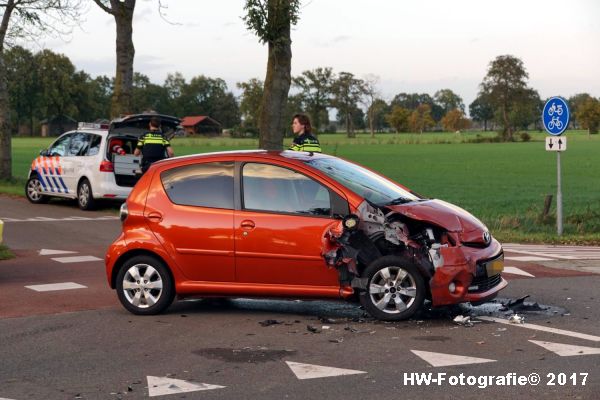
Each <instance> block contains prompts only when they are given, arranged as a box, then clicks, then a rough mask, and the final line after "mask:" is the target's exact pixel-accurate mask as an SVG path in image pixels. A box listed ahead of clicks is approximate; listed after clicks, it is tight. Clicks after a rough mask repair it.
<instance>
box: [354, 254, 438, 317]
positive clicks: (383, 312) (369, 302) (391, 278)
mask: <svg viewBox="0 0 600 400" xmlns="http://www.w3.org/2000/svg"><path fill="white" fill-rule="evenodd" d="M362 276H363V277H364V278H367V288H366V290H365V291H364V292H361V294H360V296H359V297H360V302H361V304H362V306H363V307H364V308H365V310H366V311H367V312H368V313H369V314H370V315H371V316H373V317H374V318H377V319H379V320H382V321H402V320H405V319H408V318H410V317H412V316H413V315H414V313H415V312H417V311H418V310H419V309H420V308H421V307H422V306H423V302H424V301H425V294H426V286H425V281H424V279H423V276H422V275H421V273H420V272H419V268H418V267H417V266H416V265H415V264H414V263H413V262H412V261H410V260H409V259H407V258H405V257H400V256H384V257H381V258H379V259H377V260H375V261H374V262H373V263H371V264H370V265H369V266H368V267H367V268H366V269H365V271H364V272H363V274H362Z"/></svg>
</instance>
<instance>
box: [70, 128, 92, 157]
mask: <svg viewBox="0 0 600 400" xmlns="http://www.w3.org/2000/svg"><path fill="white" fill-rule="evenodd" d="M89 144H90V142H89V137H88V134H87V133H83V132H75V133H74V134H73V135H71V142H70V144H69V152H68V154H67V155H68V156H71V157H75V156H82V155H84V154H85V153H86V152H87V150H88V146H89Z"/></svg>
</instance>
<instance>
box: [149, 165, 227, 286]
mask: <svg viewBox="0 0 600 400" xmlns="http://www.w3.org/2000/svg"><path fill="white" fill-rule="evenodd" d="M233 171H234V163H233V161H224V162H197V163H194V164H187V165H183V166H178V167H174V168H171V169H168V170H165V171H162V172H161V173H158V172H157V173H156V174H155V175H154V177H153V179H152V183H151V188H150V189H149V191H148V197H147V200H146V208H145V210H144V216H145V218H146V221H147V222H148V226H149V227H150V229H151V230H152V231H153V232H154V234H155V235H156V237H157V239H158V240H159V241H160V243H161V244H162V245H163V246H164V247H165V249H166V251H167V252H168V253H169V255H170V256H171V257H172V258H173V260H174V261H175V263H176V264H177V266H178V267H179V268H180V269H181V271H182V272H183V274H184V275H185V276H186V278H187V279H189V280H193V281H210V282H234V281H235V261H234V241H233V208H234V200H233V190H234V186H233V175H234V174H233Z"/></svg>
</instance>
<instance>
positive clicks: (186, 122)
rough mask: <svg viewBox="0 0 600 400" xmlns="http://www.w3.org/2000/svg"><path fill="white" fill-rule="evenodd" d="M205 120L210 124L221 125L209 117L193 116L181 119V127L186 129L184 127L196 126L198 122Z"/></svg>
mask: <svg viewBox="0 0 600 400" xmlns="http://www.w3.org/2000/svg"><path fill="white" fill-rule="evenodd" d="M206 119H208V120H209V121H210V122H212V123H214V124H218V125H221V123H220V122H218V121H216V120H214V119H212V118H211V117H209V116H207V115H194V116H189V117H183V119H182V120H181V126H183V127H186V126H196V125H198V124H199V123H200V122H202V121H204V120H206Z"/></svg>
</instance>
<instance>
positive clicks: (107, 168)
mask: <svg viewBox="0 0 600 400" xmlns="http://www.w3.org/2000/svg"><path fill="white" fill-rule="evenodd" d="M100 171H101V172H114V171H115V165H114V164H113V163H112V162H110V161H106V160H104V161H102V162H101V163H100Z"/></svg>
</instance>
